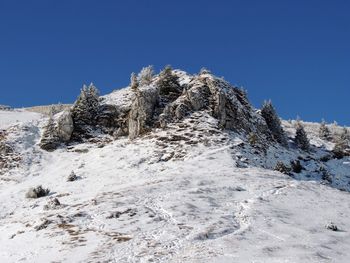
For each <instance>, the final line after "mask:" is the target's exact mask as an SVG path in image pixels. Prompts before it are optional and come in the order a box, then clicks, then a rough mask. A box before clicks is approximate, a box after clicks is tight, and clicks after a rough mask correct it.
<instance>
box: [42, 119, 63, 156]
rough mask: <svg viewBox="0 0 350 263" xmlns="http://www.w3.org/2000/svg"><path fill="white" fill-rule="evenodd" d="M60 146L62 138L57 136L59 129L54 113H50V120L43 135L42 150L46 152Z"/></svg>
mask: <svg viewBox="0 0 350 263" xmlns="http://www.w3.org/2000/svg"><path fill="white" fill-rule="evenodd" d="M59 144H60V138H59V136H58V134H57V129H56V125H55V121H54V118H53V115H52V113H50V117H49V120H48V122H47V124H46V125H45V127H44V131H43V134H42V136H41V140H40V144H39V145H40V148H42V149H44V150H46V151H53V150H55V149H56V148H57V147H58V146H59Z"/></svg>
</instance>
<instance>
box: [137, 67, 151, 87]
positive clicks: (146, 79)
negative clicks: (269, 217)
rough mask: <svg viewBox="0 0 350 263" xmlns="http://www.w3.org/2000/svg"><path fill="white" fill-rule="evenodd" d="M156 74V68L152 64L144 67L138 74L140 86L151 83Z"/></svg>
mask: <svg viewBox="0 0 350 263" xmlns="http://www.w3.org/2000/svg"><path fill="white" fill-rule="evenodd" d="M153 76H154V69H153V66H152V65H149V66H148V67H144V68H143V69H142V70H141V71H140V73H139V74H138V75H137V80H138V83H139V84H140V86H144V85H149V84H150V83H151V82H152V79H153Z"/></svg>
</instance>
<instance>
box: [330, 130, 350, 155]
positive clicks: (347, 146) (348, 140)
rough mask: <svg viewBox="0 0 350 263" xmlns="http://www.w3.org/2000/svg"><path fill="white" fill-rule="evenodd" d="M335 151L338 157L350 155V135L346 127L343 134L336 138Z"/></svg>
mask: <svg viewBox="0 0 350 263" xmlns="http://www.w3.org/2000/svg"><path fill="white" fill-rule="evenodd" d="M333 153H334V155H335V157H336V158H338V159H341V158H343V157H345V156H348V155H350V136H349V132H348V130H347V129H346V128H345V127H344V128H343V130H342V132H341V134H339V135H338V136H337V137H336V138H335V145H334V149H333Z"/></svg>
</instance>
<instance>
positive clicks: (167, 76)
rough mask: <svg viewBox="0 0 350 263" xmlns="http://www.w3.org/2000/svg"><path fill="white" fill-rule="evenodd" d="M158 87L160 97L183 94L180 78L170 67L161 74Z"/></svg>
mask: <svg viewBox="0 0 350 263" xmlns="http://www.w3.org/2000/svg"><path fill="white" fill-rule="evenodd" d="M157 86H158V87H159V94H160V95H169V94H171V93H175V94H181V92H182V90H181V86H180V84H179V77H178V76H177V75H175V74H174V73H173V69H172V68H171V66H169V65H168V66H166V67H165V68H164V69H163V71H162V72H160V74H159V79H158V81H157Z"/></svg>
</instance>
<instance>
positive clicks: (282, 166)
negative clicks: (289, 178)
mask: <svg viewBox="0 0 350 263" xmlns="http://www.w3.org/2000/svg"><path fill="white" fill-rule="evenodd" d="M275 171H278V172H280V173H283V174H289V173H290V171H291V169H290V167H287V166H286V165H285V164H284V163H283V162H280V161H279V162H277V164H276V166H275Z"/></svg>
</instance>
